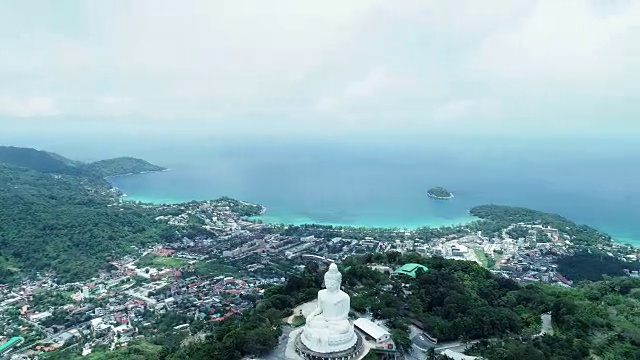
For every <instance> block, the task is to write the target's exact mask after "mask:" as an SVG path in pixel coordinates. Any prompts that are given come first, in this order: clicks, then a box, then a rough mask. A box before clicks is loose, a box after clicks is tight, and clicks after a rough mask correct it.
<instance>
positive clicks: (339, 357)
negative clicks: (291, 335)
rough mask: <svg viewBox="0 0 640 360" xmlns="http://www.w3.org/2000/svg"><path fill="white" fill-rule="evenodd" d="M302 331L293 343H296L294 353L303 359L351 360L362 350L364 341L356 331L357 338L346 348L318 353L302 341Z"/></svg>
mask: <svg viewBox="0 0 640 360" xmlns="http://www.w3.org/2000/svg"><path fill="white" fill-rule="evenodd" d="M301 335H302V332H301V333H299V334H298V335H297V336H296V340H295V344H296V353H298V355H300V356H301V357H302V358H303V359H305V360H353V359H356V358H358V356H360V355H361V354H362V351H363V350H364V343H363V341H362V336H360V334H358V333H357V332H356V336H357V338H358V340H357V341H356V343H355V345H353V346H352V347H350V348H349V349H347V350H343V351H336V352H330V353H319V352H316V351H313V350H311V349H309V348H308V347H307V346H306V345H305V344H303V343H302V339H300V336H301Z"/></svg>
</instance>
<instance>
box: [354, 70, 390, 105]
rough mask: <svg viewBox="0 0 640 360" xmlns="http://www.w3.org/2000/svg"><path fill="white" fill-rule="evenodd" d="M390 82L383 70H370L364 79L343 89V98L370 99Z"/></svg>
mask: <svg viewBox="0 0 640 360" xmlns="http://www.w3.org/2000/svg"><path fill="white" fill-rule="evenodd" d="M389 81H390V79H389V77H388V75H387V73H386V71H385V70H384V68H371V69H369V72H368V73H367V75H366V76H365V77H364V79H361V80H358V81H354V82H352V83H351V84H349V85H347V87H346V88H345V89H344V95H343V96H344V97H345V98H363V97H370V96H372V95H374V94H375V93H376V92H378V91H380V90H381V89H382V88H383V87H384V86H385V84H388V83H389Z"/></svg>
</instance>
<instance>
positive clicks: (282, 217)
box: [105, 169, 640, 247]
mask: <svg viewBox="0 0 640 360" xmlns="http://www.w3.org/2000/svg"><path fill="white" fill-rule="evenodd" d="M169 170H171V169H164V170H160V171H148V172H145V173H150V172H164V171H169ZM129 175H137V174H123V175H118V176H113V177H109V178H118V177H123V176H129ZM105 179H108V178H105ZM111 185H112V186H113V187H114V188H116V189H118V190H120V189H119V188H117V187H116V186H115V185H114V184H113V183H112V184H111ZM120 192H121V193H122V196H120V200H121V201H126V202H142V203H147V204H157V205H161V204H178V203H184V202H188V201H189V200H184V199H176V198H163V197H144V196H136V195H135V192H134V193H131V192H130V193H129V194H125V193H124V192H123V191H122V190H120ZM451 195H452V196H451V197H449V198H438V197H435V196H432V195H430V194H428V193H427V196H429V197H431V198H434V199H436V200H449V199H452V198H454V197H455V195H454V194H453V193H452V194H451ZM205 200H206V199H200V200H198V199H193V201H205ZM257 205H260V206H261V210H260V212H259V214H258V215H256V216H252V217H251V219H255V220H261V221H263V222H264V223H266V224H285V225H304V224H315V225H325V226H339V227H350V228H369V229H373V228H375V229H380V228H387V229H406V230H415V229H417V228H421V227H431V228H438V227H441V226H458V225H464V224H466V223H470V222H472V221H475V220H478V218H475V217H473V216H470V214H469V210H468V209H467V210H466V211H465V212H464V214H460V216H459V217H457V218H441V217H434V216H426V217H425V218H423V219H419V218H415V219H410V218H403V219H391V218H388V219H386V218H377V219H374V218H368V217H359V218H356V219H351V220H348V221H323V220H322V219H317V218H311V217H308V216H304V215H299V214H295V213H286V212H285V213H283V212H282V211H277V210H276V212H275V213H273V214H272V213H269V211H268V209H267V207H265V206H264V205H261V204H257ZM596 229H598V230H599V231H601V232H603V233H606V234H608V235H610V236H611V238H612V240H613V241H614V242H616V243H618V244H627V243H629V244H631V245H633V246H634V247H640V238H637V239H636V238H634V237H632V236H630V235H629V234H628V232H626V231H622V232H621V231H616V230H615V229H611V228H607V229H601V228H599V227H596Z"/></svg>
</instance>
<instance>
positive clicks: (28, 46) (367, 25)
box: [0, 0, 640, 131]
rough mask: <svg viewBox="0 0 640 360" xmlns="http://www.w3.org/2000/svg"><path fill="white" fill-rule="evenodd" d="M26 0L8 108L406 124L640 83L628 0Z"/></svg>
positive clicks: (18, 12)
mask: <svg viewBox="0 0 640 360" xmlns="http://www.w3.org/2000/svg"><path fill="white" fill-rule="evenodd" d="M34 1H35V0H24V1H21V2H20V4H18V5H16V4H13V5H14V6H9V5H6V4H1V3H0V52H1V53H2V56H0V94H3V96H2V97H0V113H1V114H7V115H16V116H47V115H51V114H59V115H65V116H66V115H73V116H79V117H83V116H84V117H91V116H94V115H95V116H97V117H101V116H102V117H104V118H110V117H122V118H126V117H127V116H129V117H132V118H145V119H147V118H149V119H154V120H155V119H167V120H169V119H180V120H183V119H186V118H189V119H196V120H194V121H201V122H204V121H207V122H209V123H215V124H214V125H212V126H213V127H222V126H219V125H220V124H221V123H223V122H224V121H225V119H227V118H228V117H231V116H234V115H240V114H265V115H267V116H265V118H264V119H260V121H259V122H260V124H261V125H262V124H264V125H269V126H273V127H276V126H277V127H280V128H286V127H287V124H292V125H291V126H292V127H293V126H294V125H293V123H294V122H295V127H304V126H308V127H309V128H312V127H314V128H323V127H324V124H326V123H331V124H332V126H333V125H335V126H336V127H337V126H343V127H345V128H346V127H352V128H353V129H358V128H361V125H362V124H367V125H369V124H375V126H376V127H377V128H380V129H384V128H385V126H386V127H387V128H394V129H398V128H400V127H405V128H406V129H407V131H415V129H417V128H419V127H422V128H425V127H429V126H432V125H433V124H435V123H439V122H446V121H445V120H453V119H464V118H473V117H475V116H476V115H481V116H484V117H485V118H487V117H490V116H493V115H494V114H497V113H504V112H506V111H507V110H510V111H514V113H517V111H518V110H519V109H515V110H514V109H513V108H511V109H507V107H508V106H510V104H512V103H513V100H514V99H517V100H518V101H520V102H521V103H522V104H523V105H524V106H523V107H521V108H529V109H532V108H534V107H535V108H536V109H537V108H540V109H544V108H545V104H544V103H542V102H540V100H545V99H541V98H543V96H539V97H538V98H533V97H532V94H541V93H542V94H548V93H549V92H550V91H553V90H554V89H556V88H557V89H560V90H558V91H564V92H568V93H571V94H575V93H576V92H577V91H578V90H579V91H580V93H581V95H582V96H583V97H582V98H581V99H580V101H582V102H586V103H589V104H593V106H596V105H597V104H603V103H602V99H601V97H602V94H603V92H604V91H606V92H607V94H608V96H609V97H616V96H636V97H637V94H638V93H640V92H633V91H629V89H639V88H640V85H639V84H640V77H639V76H640V75H639V74H640V73H638V72H637V71H635V69H636V68H640V38H639V36H640V30H638V28H637V25H635V24H636V23H637V22H638V20H637V19H640V3H638V2H636V1H633V0H627V1H625V0H620V1H618V2H615V4H619V5H615V4H614V2H607V3H604V2H602V3H600V2H598V3H597V4H598V6H599V7H598V8H595V7H594V3H595V2H592V1H579V0H562V1H551V0H523V1H512V0H485V1H476V0H440V1H438V0H435V1H423V0H407V1H395V2H393V1H381V0H351V1H341V0H326V1H299V0H273V1H262V0H185V1H180V2H176V1H171V0H139V1H133V2H131V1H118V0H114V1H101V2H98V1H85V2H69V3H65V5H64V6H65V9H64V11H62V10H60V11H49V10H52V9H55V6H62V5H57V3H56V5H55V6H54V5H53V3H52V5H45V3H42V4H40V5H42V6H45V8H44V9H41V8H40V7H38V6H35V5H36V4H35V2H34ZM614 5H615V6H614ZM47 6H48V7H50V8H51V9H49V8H46V7H47ZM34 8H38V9H41V11H38V12H35V11H34V10H33V9H34ZM514 89H515V90H517V91H513V90H514ZM33 94H36V95H37V94H45V95H46V96H44V97H37V96H34V97H30V96H31V95H33ZM634 94H635V95H634ZM563 99H564V98H563ZM501 104H503V105H504V106H503V107H501V106H500V105H501ZM567 104H568V105H566V106H567V108H568V107H570V106H576V103H575V102H573V103H570V102H569V101H567ZM578 105H579V104H578ZM563 106H564V105H563ZM603 107H604V105H603ZM560 110H562V109H560ZM602 113H606V111H604V110H602ZM636 114H637V112H636ZM565 115H566V113H565ZM632 115H633V114H632ZM241 117H242V116H237V118H241ZM566 117H568V116H566ZM503 118H504V119H515V118H518V117H517V116H504V117H503ZM505 121H507V120H505ZM510 121H517V120H510ZM523 121H524V120H523ZM530 121H535V120H530ZM596 121H599V120H597V119H596V120H593V122H596ZM311 122H313V124H309V125H308V124H307V123H311ZM164 123H168V121H167V122H164ZM176 123H178V122H177V121H176ZM244 125H246V126H244ZM253 125H254V123H250V122H249V121H247V122H246V123H243V122H242V121H241V120H239V124H238V127H239V128H243V126H244V128H251V129H253V128H257V127H258V126H253ZM263 127H264V126H263ZM331 130H333V128H332V129H331Z"/></svg>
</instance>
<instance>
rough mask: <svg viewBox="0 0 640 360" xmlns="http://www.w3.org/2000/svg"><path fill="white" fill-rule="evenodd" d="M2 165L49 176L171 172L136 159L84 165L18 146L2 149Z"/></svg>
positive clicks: (104, 176)
mask: <svg viewBox="0 0 640 360" xmlns="http://www.w3.org/2000/svg"><path fill="white" fill-rule="evenodd" d="M0 164H4V165H8V166H14V167H18V168H22V169H29V170H34V171H38V172H41V173H48V174H61V175H72V176H81V177H100V178H106V177H111V176H121V175H132V174H140V173H145V172H153V171H164V170H167V169H166V168H163V167H161V166H157V165H153V164H151V163H149V162H147V161H145V160H142V159H137V158H133V157H118V158H114V159H107V160H100V161H96V162H91V163H83V162H80V161H75V160H71V159H67V158H66V157H64V156H62V155H59V154H56V153H53V152H49V151H41V150H36V149H31V148H21V147H14V146H0Z"/></svg>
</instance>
